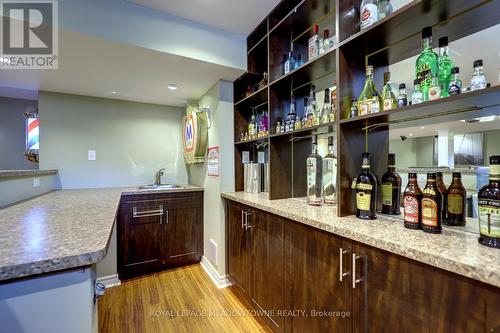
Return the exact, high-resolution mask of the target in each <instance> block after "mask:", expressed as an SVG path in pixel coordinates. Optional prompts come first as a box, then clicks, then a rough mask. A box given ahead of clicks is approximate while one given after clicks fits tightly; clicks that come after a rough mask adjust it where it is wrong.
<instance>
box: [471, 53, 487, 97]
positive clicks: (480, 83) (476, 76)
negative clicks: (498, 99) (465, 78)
mask: <svg viewBox="0 0 500 333" xmlns="http://www.w3.org/2000/svg"><path fill="white" fill-rule="evenodd" d="M484 88H486V76H484V69H483V60H482V59H479V60H476V61H474V71H473V73H472V79H471V81H470V90H471V91H474V90H480V89H484Z"/></svg>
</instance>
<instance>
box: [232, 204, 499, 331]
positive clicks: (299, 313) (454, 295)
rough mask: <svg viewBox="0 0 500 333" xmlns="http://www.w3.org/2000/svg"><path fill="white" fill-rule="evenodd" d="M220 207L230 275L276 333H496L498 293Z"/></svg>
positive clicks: (253, 212)
mask: <svg viewBox="0 0 500 333" xmlns="http://www.w3.org/2000/svg"><path fill="white" fill-rule="evenodd" d="M226 202H227V205H226V217H227V229H226V230H227V233H226V236H227V244H228V246H227V250H228V257H227V265H228V273H229V276H230V279H231V281H232V282H233V283H235V285H236V286H238V287H239V288H238V290H239V291H242V292H243V295H244V296H245V297H246V298H247V299H249V300H251V301H252V303H253V305H254V307H255V308H256V309H262V310H265V311H268V313H269V314H272V315H269V316H264V318H263V319H264V320H265V321H266V322H267V323H268V324H269V327H270V328H271V329H273V331H275V332H290V333H291V332H294V333H300V332H308V333H309V332H311V333H314V332H320V333H322V332H346V333H351V332H363V333H366V332H370V333H371V332H429V333H430V332H432V333H435V332H442V333H448V332H468V333H475V332H484V333H485V332H500V289H499V288H495V287H493V286H489V285H485V284H484V283H481V282H479V281H476V280H473V279H469V278H466V277H463V276H461V275H457V274H454V273H451V272H448V271H445V270H441V269H438V268H435V267H432V266H429V265H426V264H423V263H420V262H418V261H415V260H411V259H409V258H406V257H402V256H399V255H396V254H393V253H390V252H387V251H383V250H379V249H377V248H374V247H371V246H367V245H364V244H361V243H358V242H355V241H352V240H349V239H346V238H343V237H340V236H337V235H334V234H332V233H329V232H325V231H322V230H319V229H316V228H314V227H311V226H307V225H304V224H301V223H299V222H295V221H291V220H287V219H284V218H282V217H278V216H275V215H273V214H270V213H266V212H263V211H260V210H257V209H253V208H251V207H248V206H245V205H242V204H239V203H235V202H232V201H230V200H228V201H226ZM250 231H251V232H250ZM341 277H342V279H341ZM280 310H285V311H286V313H283V312H282V313H281V314H280V313H279V311H280Z"/></svg>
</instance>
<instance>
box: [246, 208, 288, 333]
mask: <svg viewBox="0 0 500 333" xmlns="http://www.w3.org/2000/svg"><path fill="white" fill-rule="evenodd" d="M284 223H285V222H284V219H283V218H281V217H278V216H276V215H272V214H268V213H266V212H263V211H260V210H250V211H249V213H248V228H250V229H251V230H252V260H251V261H252V265H251V283H252V288H251V290H252V297H251V298H252V301H253V302H254V304H255V305H256V306H257V308H258V309H261V310H264V311H265V313H267V314H268V315H264V316H262V318H263V319H264V320H265V321H266V322H267V323H268V325H269V326H271V327H272V328H273V330H274V331H275V332H283V331H284V326H285V320H284V319H285V317H284V316H283V315H281V313H280V311H282V310H283V309H284V308H285V289H284V288H285V251H284V243H285V241H284V239H285V234H284Z"/></svg>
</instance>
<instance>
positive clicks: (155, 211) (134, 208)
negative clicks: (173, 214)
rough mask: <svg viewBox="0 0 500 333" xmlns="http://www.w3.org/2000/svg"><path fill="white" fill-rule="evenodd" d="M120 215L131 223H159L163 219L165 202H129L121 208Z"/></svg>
mask: <svg viewBox="0 0 500 333" xmlns="http://www.w3.org/2000/svg"><path fill="white" fill-rule="evenodd" d="M121 216H123V217H127V221H129V222H130V223H132V224H147V223H159V224H162V223H163V222H164V220H165V203H164V202H161V201H139V202H130V203H128V204H127V205H125V206H124V207H123V208H122V209H121Z"/></svg>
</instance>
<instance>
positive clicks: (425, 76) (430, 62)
mask: <svg viewBox="0 0 500 333" xmlns="http://www.w3.org/2000/svg"><path fill="white" fill-rule="evenodd" d="M415 69H416V78H417V79H420V87H421V88H422V93H423V94H424V101H428V100H429V88H430V85H431V81H432V77H433V76H434V75H438V56H437V54H436V53H435V52H434V51H433V50H432V27H425V28H424V29H423V30H422V52H421V53H420V55H419V56H418V58H417V62H416V67H415Z"/></svg>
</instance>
